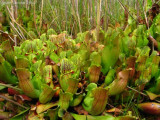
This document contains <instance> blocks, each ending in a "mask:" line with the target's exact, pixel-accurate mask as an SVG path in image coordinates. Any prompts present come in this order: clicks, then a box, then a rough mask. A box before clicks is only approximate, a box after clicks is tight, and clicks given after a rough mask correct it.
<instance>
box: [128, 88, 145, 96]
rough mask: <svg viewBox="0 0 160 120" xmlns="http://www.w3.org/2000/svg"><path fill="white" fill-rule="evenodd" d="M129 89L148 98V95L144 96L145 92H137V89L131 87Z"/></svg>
mask: <svg viewBox="0 0 160 120" xmlns="http://www.w3.org/2000/svg"><path fill="white" fill-rule="evenodd" d="M127 88H129V89H131V90H133V91H135V92H137V93H140V94H141V95H143V96H146V97H147V95H146V94H144V93H143V92H140V91H138V90H136V89H134V88H131V87H129V86H127Z"/></svg>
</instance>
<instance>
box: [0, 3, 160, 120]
mask: <svg viewBox="0 0 160 120" xmlns="http://www.w3.org/2000/svg"><path fill="white" fill-rule="evenodd" d="M97 4H98V3H97ZM120 4H121V5H122V6H123V3H121V2H120ZM98 5H99V4H98ZM97 9H98V8H97ZM148 10H149V12H148V14H145V15H146V16H145V18H144V19H142V18H140V17H139V18H138V19H137V20H135V19H134V18H133V16H129V12H127V11H128V10H127V8H125V22H124V24H122V25H121V24H119V23H118V22H117V23H116V24H115V25H108V27H107V30H106V29H104V28H105V27H104V26H103V25H100V24H97V26H96V28H93V29H91V30H88V31H87V30H86V31H84V32H83V29H79V30H80V32H79V33H78V34H76V33H74V34H75V35H73V36H71V34H70V33H71V32H70V31H63V32H62V31H61V32H60V31H58V30H57V29H55V30H54V29H52V28H50V29H47V28H46V27H45V25H44V24H43V27H42V26H41V25H40V26H41V27H42V28H41V27H39V28H36V29H34V28H33V25H34V24H35V23H36V24H42V23H38V22H39V19H41V18H37V19H36V20H37V21H36V22H35V23H34V21H32V20H31V19H32V18H33V16H34V15H33V16H32V15H31V16H30V15H29V14H31V13H29V11H27V12H26V14H27V18H28V19H26V18H25V17H20V18H17V22H16V21H14V19H13V18H12V17H11V18H10V19H11V20H12V22H13V23H14V24H15V26H16V27H15V26H14V25H13V24H12V23H10V25H11V26H12V25H13V26H12V29H10V28H8V27H7V24H8V23H7V22H9V21H5V22H4V20H3V19H4V17H3V19H1V21H3V22H2V24H1V26H2V29H1V40H2V41H1V44H0V81H1V82H0V90H1V92H0V98H1V99H0V101H1V102H0V108H3V109H2V111H0V119H11V120H22V119H28V120H34V119H35V120H39V119H40V120H43V119H49V120H58V119H63V120H74V119H75V120H135V119H137V120H142V119H152V120H153V119H159V117H160V116H159V115H160V100H159V97H160V68H159V63H160V57H159V50H160V45H159V42H160V39H159V38H160V34H159V33H160V31H159V27H160V14H159V5H158V4H156V3H155V4H153V5H151V6H150V8H149V9H148ZM4 15H5V14H4ZM6 16H7V15H6ZM22 16H23V14H22ZM39 16H41V14H40V13H39ZM97 16H98V15H97ZM134 17H135V16H134ZM5 18H7V17H5ZM21 19H22V20H21ZM97 19H98V17H97ZM25 20H26V21H25ZM77 20H78V19H77ZM20 21H22V22H23V23H21V22H20ZM27 21H28V22H27ZM29 21H30V22H29ZM78 21H79V20H78ZM97 21H99V20H97ZM31 22H32V24H31ZM30 25H31V26H30ZM79 25H80V24H79ZM19 27H20V28H19ZM79 27H80V26H79ZM97 28H99V29H97ZM6 30H8V31H9V32H10V33H6V32H3V31H6ZM17 30H18V31H19V32H18V31H17ZM21 30H22V31H21ZM40 30H41V31H40ZM20 31H21V32H20ZM77 31H78V30H77ZM14 32H15V34H14V35H12V33H14ZM16 35H17V36H16ZM38 36H39V37H38Z"/></svg>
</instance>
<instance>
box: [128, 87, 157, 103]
mask: <svg viewBox="0 0 160 120" xmlns="http://www.w3.org/2000/svg"><path fill="white" fill-rule="evenodd" d="M127 88H129V89H131V90H133V91H135V92H137V93H139V94H141V95H143V96H145V97H148V95H146V94H145V93H143V92H140V91H138V90H136V89H134V88H131V87H129V86H127ZM154 101H156V102H158V103H160V101H159V100H154Z"/></svg>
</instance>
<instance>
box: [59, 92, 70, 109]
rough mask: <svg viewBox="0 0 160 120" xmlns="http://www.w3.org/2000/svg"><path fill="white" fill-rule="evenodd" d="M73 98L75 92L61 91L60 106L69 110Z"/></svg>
mask: <svg viewBox="0 0 160 120" xmlns="http://www.w3.org/2000/svg"><path fill="white" fill-rule="evenodd" d="M72 99H73V94H71V93H68V92H65V93H63V92H62V91H60V99H59V106H60V108H61V109H63V110H67V109H68V107H69V103H70V101H72Z"/></svg>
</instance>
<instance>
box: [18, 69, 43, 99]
mask: <svg viewBox="0 0 160 120" xmlns="http://www.w3.org/2000/svg"><path fill="white" fill-rule="evenodd" d="M16 72H17V76H18V79H19V86H20V88H21V89H22V90H23V92H24V93H25V94H26V95H27V96H29V97H31V98H38V97H39V94H40V90H38V89H35V87H34V85H33V83H32V81H31V79H32V75H31V72H29V70H28V69H24V68H19V69H17V70H16Z"/></svg>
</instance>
